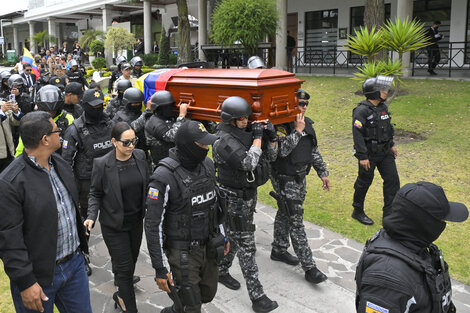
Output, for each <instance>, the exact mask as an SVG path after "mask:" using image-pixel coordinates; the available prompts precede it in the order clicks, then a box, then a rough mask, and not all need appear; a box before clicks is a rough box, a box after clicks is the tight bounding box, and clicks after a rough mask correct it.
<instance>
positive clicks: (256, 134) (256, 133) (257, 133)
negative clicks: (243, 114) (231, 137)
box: [251, 123, 264, 139]
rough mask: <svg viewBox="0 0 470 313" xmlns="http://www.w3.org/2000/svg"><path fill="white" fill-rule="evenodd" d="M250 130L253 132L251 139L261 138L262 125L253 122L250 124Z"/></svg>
mask: <svg viewBox="0 0 470 313" xmlns="http://www.w3.org/2000/svg"><path fill="white" fill-rule="evenodd" d="M251 131H252V132H253V139H261V138H262V137H263V131H264V125H263V124H261V123H253V124H251Z"/></svg>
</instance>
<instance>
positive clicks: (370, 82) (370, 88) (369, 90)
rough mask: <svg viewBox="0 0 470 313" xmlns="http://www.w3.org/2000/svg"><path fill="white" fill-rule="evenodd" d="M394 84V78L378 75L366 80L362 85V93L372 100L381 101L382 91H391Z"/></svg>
mask: <svg viewBox="0 0 470 313" xmlns="http://www.w3.org/2000/svg"><path fill="white" fill-rule="evenodd" d="M392 83H393V76H384V75H378V76H377V77H372V78H368V79H366V81H365V82H364V83H363V84H362V93H363V94H364V96H366V98H367V99H370V100H378V99H380V91H381V90H389V89H390V87H391V86H392Z"/></svg>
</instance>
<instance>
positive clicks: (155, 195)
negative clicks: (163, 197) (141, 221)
mask: <svg viewBox="0 0 470 313" xmlns="http://www.w3.org/2000/svg"><path fill="white" fill-rule="evenodd" d="M147 198H149V199H153V200H158V189H155V188H152V187H150V188H149V193H148V195H147Z"/></svg>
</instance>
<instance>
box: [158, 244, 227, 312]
mask: <svg viewBox="0 0 470 313" xmlns="http://www.w3.org/2000/svg"><path fill="white" fill-rule="evenodd" d="M165 253H166V256H167V258H168V263H169V264H170V269H171V273H172V275H173V279H174V283H175V286H176V287H177V288H179V289H180V292H178V293H179V294H180V295H182V293H181V288H184V287H185V286H190V288H191V292H192V295H193V296H192V298H196V299H197V298H199V299H200V301H199V303H197V304H193V305H187V304H186V302H187V301H186V300H185V299H184V297H181V296H180V300H181V302H182V304H183V306H184V312H186V313H200V312H201V303H208V302H211V301H212V299H214V297H215V294H216V293H217V284H218V282H219V270H218V268H217V262H216V261H215V259H211V258H208V257H207V253H206V247H205V246H202V247H195V248H192V249H191V251H190V252H189V258H188V267H187V269H185V267H184V266H181V250H178V249H173V248H171V249H168V250H167V251H166V252H165ZM184 271H187V274H186V277H187V281H185V279H184V277H185V273H184Z"/></svg>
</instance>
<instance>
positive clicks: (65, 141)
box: [62, 140, 69, 149]
mask: <svg viewBox="0 0 470 313" xmlns="http://www.w3.org/2000/svg"><path fill="white" fill-rule="evenodd" d="M68 146H69V142H68V141H67V140H64V142H63V143H62V149H67V147H68Z"/></svg>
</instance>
